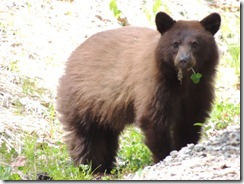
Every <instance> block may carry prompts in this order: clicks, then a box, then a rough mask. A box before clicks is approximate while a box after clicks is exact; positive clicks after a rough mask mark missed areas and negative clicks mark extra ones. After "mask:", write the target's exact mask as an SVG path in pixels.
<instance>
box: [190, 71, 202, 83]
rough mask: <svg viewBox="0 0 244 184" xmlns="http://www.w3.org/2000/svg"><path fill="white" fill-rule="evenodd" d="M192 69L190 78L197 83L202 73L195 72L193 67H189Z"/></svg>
mask: <svg viewBox="0 0 244 184" xmlns="http://www.w3.org/2000/svg"><path fill="white" fill-rule="evenodd" d="M191 70H192V71H193V74H192V75H191V80H192V82H193V83H194V84H198V83H199V82H200V79H201V78H202V74H200V73H196V72H195V71H194V69H193V68H191Z"/></svg>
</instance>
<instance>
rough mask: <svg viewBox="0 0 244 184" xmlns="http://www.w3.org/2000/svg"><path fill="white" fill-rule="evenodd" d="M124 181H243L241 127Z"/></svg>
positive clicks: (174, 154)
mask: <svg viewBox="0 0 244 184" xmlns="http://www.w3.org/2000/svg"><path fill="white" fill-rule="evenodd" d="M124 179H125V180H240V125H231V126H228V127H227V128H226V129H225V130H221V131H216V132H215V136H213V137H211V138H210V139H209V140H204V141H203V142H202V143H199V144H196V145H194V144H188V145H187V146H186V147H183V148H182V149H181V150H180V151H172V152H171V153H170V155H169V156H167V157H166V158H165V159H164V160H163V161H161V162H159V163H157V164H155V165H153V166H148V167H145V168H144V169H143V170H142V171H138V172H137V173H136V174H135V175H132V174H131V175H127V176H126V177H125V178H124Z"/></svg>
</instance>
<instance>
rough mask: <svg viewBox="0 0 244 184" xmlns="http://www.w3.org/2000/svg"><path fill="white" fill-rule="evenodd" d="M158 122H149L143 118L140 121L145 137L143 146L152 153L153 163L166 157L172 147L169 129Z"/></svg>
mask: <svg viewBox="0 0 244 184" xmlns="http://www.w3.org/2000/svg"><path fill="white" fill-rule="evenodd" d="M159 119H160V118H159ZM159 121H160V120H156V119H155V120H150V119H147V118H145V117H144V118H141V120H140V128H141V129H142V131H143V132H144V135H145V144H146V145H147V146H148V148H149V149H150V151H151V152H152V154H153V161H154V162H155V163H157V162H159V161H161V160H163V159H164V158H165V157H166V156H168V155H169V153H170V152H171V151H172V147H173V145H172V140H171V135H170V127H168V126H167V125H166V124H162V122H159Z"/></svg>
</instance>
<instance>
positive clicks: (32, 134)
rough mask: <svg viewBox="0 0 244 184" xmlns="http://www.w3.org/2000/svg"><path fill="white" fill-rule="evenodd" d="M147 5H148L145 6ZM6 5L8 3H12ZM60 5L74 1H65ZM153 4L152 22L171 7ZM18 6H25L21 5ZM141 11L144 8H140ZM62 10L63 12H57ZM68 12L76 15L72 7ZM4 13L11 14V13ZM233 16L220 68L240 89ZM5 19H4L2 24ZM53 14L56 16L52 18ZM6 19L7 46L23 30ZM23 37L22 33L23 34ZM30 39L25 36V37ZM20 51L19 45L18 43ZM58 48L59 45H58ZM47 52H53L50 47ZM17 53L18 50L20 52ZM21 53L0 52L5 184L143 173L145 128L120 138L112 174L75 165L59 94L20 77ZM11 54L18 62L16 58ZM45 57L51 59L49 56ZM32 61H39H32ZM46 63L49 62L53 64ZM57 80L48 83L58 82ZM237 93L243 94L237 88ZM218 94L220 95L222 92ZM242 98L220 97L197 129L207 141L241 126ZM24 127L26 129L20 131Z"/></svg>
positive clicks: (2, 29)
mask: <svg viewBox="0 0 244 184" xmlns="http://www.w3.org/2000/svg"><path fill="white" fill-rule="evenodd" d="M23 1H24V0H23ZM16 2H17V1H16ZM18 2H19V1H18ZM24 2H25V1H24ZM45 2H46V1H45ZM47 2H49V1H47ZM148 2H149V1H146V3H148ZM4 3H5V4H7V2H4ZM59 3H73V2H72V1H60V2H59ZM150 3H151V4H152V9H145V11H144V12H145V14H146V17H147V18H148V20H149V21H151V22H153V21H154V20H153V19H154V15H155V14H156V13H157V12H158V11H159V10H160V7H161V6H164V7H165V9H166V10H167V9H168V4H164V5H162V1H161V0H154V1H150ZM11 5H12V4H11ZM58 5H60V4H58ZM15 6H19V8H21V6H20V5H18V3H16V4H15ZM24 6H27V10H28V11H30V10H31V9H32V8H33V7H35V5H34V4H32V1H26V3H24V5H23V6H22V8H23V7H24ZM108 6H109V8H110V9H111V11H113V14H114V16H115V17H116V18H117V19H118V18H120V16H121V15H122V12H121V10H120V9H119V7H118V6H117V4H116V0H111V1H110V4H109V5H108ZM220 6H221V5H220ZM138 8H143V7H139V5H138ZM217 8H218V7H217ZM52 11H55V7H52ZM57 11H59V10H58V9H57ZM68 11H69V12H71V10H70V9H69V10H68ZM61 12H62V11H61ZM65 12H67V11H65ZM225 12H226V14H225ZM4 13H5V14H7V12H4ZM11 13H12V12H11ZM229 13H230V12H229V10H225V11H224V12H223V13H222V17H223V22H224V24H223V26H222V29H221V30H222V31H221V37H220V38H219V43H220V45H221V47H224V49H225V50H224V55H223V56H222V57H221V63H220V64H221V67H220V69H221V68H232V69H234V70H235V77H236V78H237V79H238V80H237V81H236V83H237V86H240V43H239V42H240V33H239V32H238V31H239V30H240V15H239V14H238V13H235V15H234V19H230V18H229ZM231 13H233V12H231ZM74 14H75V13H72V14H71V13H69V14H68V15H69V16H73V15H74ZM1 16H2V15H0V20H2V17H1ZM50 16H52V15H51V14H50ZM132 16H133V15H132ZM61 17H62V18H63V19H64V18H65V17H66V15H63V14H61ZM3 20H5V22H4V21H3V22H1V23H0V37H1V38H3V39H2V40H4V41H5V42H7V40H8V38H11V36H12V35H13V34H15V32H16V31H19V30H13V31H12V32H13V34H12V35H9V34H7V33H8V32H9V29H11V27H12V26H13V25H14V19H6V18H5V17H3ZM145 21H147V20H145ZM61 22H63V21H61ZM62 26H64V25H62ZM62 26H60V27H62ZM65 29H66V28H65ZM72 29H73V28H72ZM233 29H236V30H233ZM45 31H47V30H45ZM22 34H23V33H22ZM1 35H2V36H1ZM19 35H21V34H20V31H19ZM27 35H28V34H27ZM25 36H26V35H25ZM25 38H26V37H23V39H25ZM59 39H60V38H59ZM2 40H0V47H2V45H1V42H2V43H3V41H2ZM41 41H42V40H41ZM23 42H24V41H23ZM74 45H75V44H74ZM16 47H18V46H17V45H16ZM55 47H58V44H57V43H56V46H55ZM21 48H22V47H21ZM46 50H47V51H48V49H46ZM64 50H65V49H64ZM62 51H63V50H61V49H60V50H59V51H58V52H59V53H61V52H62ZM58 52H57V53H58ZM16 53H19V52H17V51H16ZM16 53H15V52H14V53H9V54H5V53H3V52H1V53H0V59H1V61H0V111H1V114H2V116H0V179H1V180H36V179H41V178H44V179H45V177H46V179H47V180H48V179H52V180H95V179H103V180H112V179H120V178H122V177H123V176H124V175H125V174H128V173H131V172H135V171H138V170H141V169H143V167H145V166H147V165H150V164H152V161H151V153H150V151H149V150H148V148H147V147H146V146H145V145H144V143H143V135H142V134H141V132H140V130H138V129H137V128H135V127H133V126H129V127H127V129H126V130H125V131H124V132H123V134H122V136H121V137H120V143H121V144H120V149H119V152H118V158H117V160H118V163H119V164H118V166H117V167H116V168H115V169H114V170H113V171H112V173H113V175H104V176H97V175H92V172H91V170H90V168H89V166H85V165H81V166H80V167H74V166H73V164H72V162H71V160H70V157H69V155H68V153H67V150H66V146H65V145H64V143H63V142H62V139H61V137H62V129H61V125H60V124H59V122H58V120H57V114H56V112H55V95H54V94H55V91H52V90H50V89H47V88H45V87H42V86H40V85H39V83H40V80H39V78H38V77H29V76H28V77H27V76H25V75H22V74H20V71H21V67H20V66H21V64H22V60H21V61H20V59H21V58H20V59H19V60H18V59H16V57H14V56H15V54H16ZM54 53H55V52H54ZM21 54H23V55H24V51H23V50H21ZM28 54H29V53H28ZM11 55H13V56H12V57H13V58H14V59H12V58H11ZM8 57H10V58H8ZM43 58H44V60H45V59H46V57H43ZM2 61H4V62H2ZM32 62H36V61H35V60H33V61H32ZM43 62H44V63H48V62H50V60H48V61H43ZM54 65H55V64H54ZM55 69H56V68H54V69H53V73H55V72H56V70H55ZM40 72H41V71H40ZM220 72H221V70H220ZM52 77H53V76H51V77H50V79H49V80H54V79H53V78H52ZM218 80H220V78H219V79H218ZM217 84H218V81H217ZM15 88H16V89H15ZM233 88H234V87H233V86H229V87H228V88H226V89H225V90H229V89H233ZM234 89H235V90H237V91H238V90H240V88H238V87H236V88H234ZM11 90H13V91H11ZM217 90H218V89H217ZM219 94H220V95H221V93H219ZM232 97H233V96H232ZM239 97H240V96H237V97H236V98H237V102H234V101H231V100H228V98H229V97H225V96H223V97H221V98H216V102H215V105H214V108H213V111H212V114H211V118H210V119H209V120H208V123H207V124H204V125H203V124H201V123H202V122H196V125H195V126H203V130H204V131H203V135H204V136H205V137H206V136H210V135H209V133H208V132H209V131H211V130H218V129H224V128H226V127H227V126H228V125H230V124H233V123H234V124H240V103H239V102H240V101H238V100H240V99H239ZM5 115H6V117H5ZM28 118H29V119H28ZM14 123H16V125H15V124H14ZM21 126H23V128H20V127H21ZM40 176H45V177H40Z"/></svg>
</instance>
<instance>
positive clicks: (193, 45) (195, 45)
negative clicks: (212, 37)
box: [191, 41, 198, 49]
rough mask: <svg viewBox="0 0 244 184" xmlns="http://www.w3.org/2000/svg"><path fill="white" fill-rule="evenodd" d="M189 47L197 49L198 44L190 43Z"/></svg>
mask: <svg viewBox="0 0 244 184" xmlns="http://www.w3.org/2000/svg"><path fill="white" fill-rule="evenodd" d="M191 47H192V48H193V49H196V48H197V47H198V43H197V42H196V41H194V42H192V44H191Z"/></svg>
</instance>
